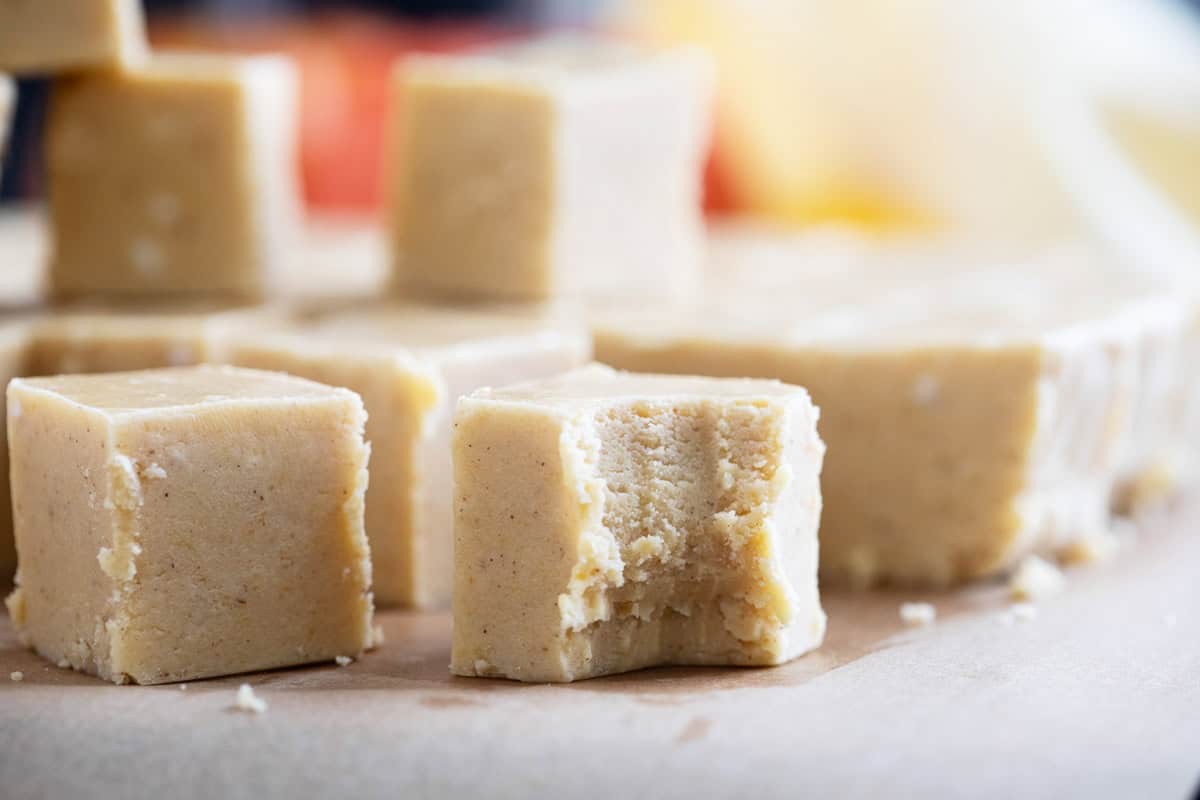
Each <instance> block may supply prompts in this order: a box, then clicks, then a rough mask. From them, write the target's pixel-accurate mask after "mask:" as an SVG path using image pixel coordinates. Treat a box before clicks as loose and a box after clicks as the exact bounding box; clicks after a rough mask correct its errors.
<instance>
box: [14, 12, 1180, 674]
mask: <svg viewBox="0 0 1200 800" xmlns="http://www.w3.org/2000/svg"><path fill="white" fill-rule="evenodd" d="M54 5H56V4H55V3H48V4H46V6H45V7H44V8H45V9H49V8H51V7H52V6H54ZM96 5H97V8H101V7H102V8H104V9H106V10H105V11H104V12H103V13H102V14H100V15H99V16H98V17H97V18H96V19H90V18H85V17H82V16H80V17H78V20H79V26H78V30H76V29H72V30H70V31H57V32H55V33H54V34H53V35H52V36H51V35H49V34H39V35H37V36H34V35H32V34H35V33H37V32H38V31H39V30H40V28H39V27H38V26H39V25H41V24H45V20H46V17H44V16H39V14H43V13H49V12H48V11H45V12H39V11H37V10H36V8H37V7H35V6H29V7H27V8H28V10H22V11H21V12H20V15H21V18H20V19H15V18H14V20H12V23H13V24H12V25H7V26H0V27H4V28H5V29H6V30H7V31H14V30H22V31H25V32H26V34H27V35H25V36H22V37H20V38H21V40H22V42H29V41H39V40H46V41H51V40H52V41H53V44H54V47H53V48H50V47H47V48H45V49H44V50H42V51H39V50H37V49H34V50H33V51H32V52H28V51H27V50H22V49H21V48H13V49H11V50H9V49H5V48H3V47H0V53H8V52H12V53H14V54H17V53H19V54H20V60H14V61H13V62H12V63H4V62H3V60H0V69H9V70H11V71H27V70H29V69H40V70H42V71H54V72H61V73H62V76H61V77H60V78H58V79H57V82H58V86H57V91H56V99H55V102H54V108H53V111H52V114H51V118H50V132H49V139H48V162H47V171H48V175H49V185H50V212H51V219H52V230H53V240H54V256H53V258H52V260H51V263H50V269H49V274H48V284H49V285H48V288H49V291H50V293H51V296H52V297H53V298H54V299H55V301H56V302H57V303H59V305H58V306H56V307H55V308H53V309H52V310H45V309H42V310H37V311H34V312H32V313H31V314H29V315H27V316H25V317H22V318H20V319H14V320H9V321H6V322H5V323H4V326H3V329H2V330H0V333H3V334H4V336H3V337H0V344H3V348H4V349H3V350H0V355H3V360H2V361H0V367H3V368H5V369H8V370H9V374H10V375H17V376H24V375H42V376H55V377H43V378H21V379H18V380H16V381H14V382H13V383H12V385H11V388H10V390H9V395H8V396H9V414H8V416H9V433H10V438H11V442H10V446H11V450H12V469H13V481H12V486H13V489H14V499H13V502H14V518H15V520H16V541H17V548H18V551H19V555H20V583H19V587H18V589H17V590H16V591H15V592H14V593H13V595H12V596H11V597H10V600H9V609H10V613H11V615H12V617H13V619H14V621H15V623H16V625H17V628H18V631H19V632H20V633H21V634H22V636H24V637H25V638H26V639H27V640H28V641H29V643H30V644H31V645H32V646H33V647H35V648H36V649H37V650H38V651H39V652H41V653H43V654H44V655H45V656H47V657H48V658H50V659H51V660H53V661H56V662H58V663H61V664H64V665H68V666H73V667H75V668H78V669H82V670H86V671H90V672H94V673H97V674H99V675H102V676H104V677H108V678H111V679H113V680H117V681H134V682H138V683H154V682H161V681H169V680H184V679H190V678H195V677H204V676H212V675H221V674H231V673H235V672H242V671H248V670H254V669H266V668H272V667H277V666H284V665H288V664H298V663H306V662H312V661H320V660H325V659H332V658H333V657H334V656H342V655H344V656H354V655H356V654H357V653H359V652H361V651H362V650H364V649H366V648H368V647H369V646H370V645H371V642H372V637H373V633H372V626H371V614H372V595H373V598H374V601H375V602H378V603H379V604H380V605H382V606H400V607H410V608H437V607H440V606H444V605H445V604H447V603H452V606H453V617H454V632H453V643H452V652H451V670H452V672H454V673H455V674H458V675H464V676H481V677H506V678H513V679H518V680H527V681H571V680H577V679H582V678H589V677H594V676H598V675H604V674H611V673H614V672H621V671H626V670H632V669H638V668H642V667H647V666H653V665H658V664H708V665H770V664H779V663H782V662H785V661H787V660H789V659H792V658H795V657H797V656H799V655H801V654H803V653H805V652H808V651H810V650H812V649H813V648H815V647H818V646H819V645H820V643H821V641H822V638H823V636H824V632H825V624H826V620H825V615H824V613H823V611H822V608H821V602H820V597H819V593H818V572H819V574H820V576H821V579H822V580H824V581H827V582H828V583H830V584H835V585H836V584H854V585H862V586H871V585H876V584H903V585H913V586H923V587H933V586H944V585H951V584H956V583H961V582H963V581H969V580H976V579H983V578H987V577H989V576H995V575H998V574H1002V573H1004V572H1005V571H1007V570H1009V569H1011V568H1013V567H1014V566H1015V565H1016V564H1017V563H1018V562H1019V561H1020V560H1021V559H1022V558H1024V557H1025V556H1027V555H1029V554H1032V553H1040V554H1050V555H1055V554H1057V555H1061V556H1062V557H1063V558H1072V557H1083V556H1084V555H1086V554H1088V553H1094V552H1099V551H1100V549H1101V548H1098V547H1095V546H1094V540H1095V538H1096V537H1100V536H1104V535H1106V531H1107V526H1108V523H1109V520H1110V518H1111V513H1112V510H1113V509H1114V508H1125V507H1130V506H1138V505H1142V504H1145V503H1148V502H1152V501H1153V499H1154V498H1157V497H1160V496H1162V495H1163V494H1169V493H1170V492H1171V491H1173V490H1175V489H1176V488H1177V487H1179V486H1181V485H1183V484H1184V483H1185V482H1186V477H1187V476H1188V475H1189V474H1190V473H1192V472H1194V469H1195V464H1196V453H1197V447H1196V438H1197V436H1198V435H1200V374H1198V372H1200V370H1198V368H1197V367H1198V364H1200V357H1198V355H1200V313H1197V309H1198V308H1200V305H1198V304H1197V303H1196V302H1195V300H1194V299H1193V298H1191V297H1189V296H1186V295H1183V294H1180V293H1175V292H1170V291H1161V290H1158V289H1155V288H1152V287H1146V286H1143V285H1141V284H1140V283H1139V282H1137V281H1125V280H1123V279H1120V278H1117V277H1114V278H1111V279H1105V278H1103V277H1101V275H1102V271H1103V265H1102V264H1101V263H1100V262H1103V260H1104V259H1103V257H1102V256H1101V255H1099V254H1097V253H1095V252H1093V251H1089V250H1086V249H1080V248H1077V247H1074V246H1072V247H1068V248H1065V249H1062V250H1055V251H1053V252H1047V253H1044V254H1039V255H1037V256H1036V257H1029V256H1028V255H1021V256H1020V257H1016V258H1012V259H1008V260H1005V261H991V262H989V261H986V260H981V259H980V257H979V255H978V252H976V251H972V250H970V249H969V248H966V249H957V248H956V247H947V246H945V245H944V244H941V243H939V244H936V245H924V244H923V245H921V246H914V247H909V248H900V249H897V248H895V247H892V246H889V247H887V248H880V247H878V246H876V245H873V244H871V243H869V242H866V241H865V240H861V239H857V238H855V237H848V236H835V237H821V236H817V237H811V236H806V237H800V238H798V239H797V238H795V237H792V236H790V235H786V234H781V233H777V232H773V231H761V230H751V231H747V230H742V229H730V230H720V229H719V230H716V231H715V232H711V233H710V232H706V230H705V227H704V224H703V218H702V215H701V210H700V200H701V197H700V194H701V175H702V168H703V161H704V157H705V153H706V149H707V143H708V138H709V120H710V117H711V100H712V97H711V95H712V86H713V79H714V75H713V74H712V70H711V67H710V65H709V64H708V62H707V61H706V60H705V59H704V58H703V56H701V55H699V54H697V53H695V52H692V51H689V50H686V49H685V50H676V51H668V52H652V51H646V50H642V49H639V48H634V47H631V46H628V45H625V44H620V43H614V42H611V41H602V40H597V39H594V38H581V37H577V36H571V37H551V38H548V39H544V40H538V41H534V42H531V43H524V44H521V45H516V46H506V47H501V48H496V49H492V50H487V51H483V52H478V53H474V54H469V55H461V56H439V57H422V58H417V59H410V60H409V61H407V62H406V63H404V64H403V65H401V66H400V67H399V69H398V70H397V73H396V75H395V77H394V80H393V84H394V96H393V105H394V107H395V109H396V112H397V113H396V117H395V119H393V120H392V122H391V126H390V136H391V140H390V141H389V144H388V147H389V158H388V162H389V171H388V174H387V176H386V179H387V187H388V217H387V232H388V241H389V244H390V248H389V250H390V253H391V257H392V263H391V282H390V286H389V287H388V289H389V292H388V296H387V297H380V298H365V297H364V298H358V299H353V300H350V301H339V302H332V301H328V300H324V299H321V298H319V297H318V298H317V299H315V300H314V299H313V298H312V295H313V294H314V293H316V294H320V288H318V289H317V290H316V291H315V292H314V290H313V288H312V287H302V288H301V291H300V292H299V294H301V295H304V296H306V297H307V299H306V301H305V302H303V303H297V302H294V301H291V300H288V301H284V300H283V299H282V298H284V297H285V296H288V295H291V294H292V293H293V292H294V290H295V289H296V286H295V282H296V271H297V270H296V265H297V260H298V259H300V258H301V257H302V254H298V253H297V252H296V251H297V249H299V248H298V246H297V242H298V241H301V242H302V241H304V233H303V232H302V231H301V230H300V229H299V228H298V227H297V221H296V217H297V216H298V212H297V207H298V203H297V201H296V187H295V185H294V182H293V177H292V173H291V169H292V163H291V162H292V157H293V154H294V150H293V137H294V130H293V128H292V120H291V119H290V117H291V114H292V100H293V97H294V91H295V87H294V78H293V77H292V75H291V72H290V68H289V67H288V66H287V64H286V62H285V61H282V60H279V59H275V58H262V57H259V58H248V59H240V58H216V57H211V56H206V57H201V56H194V55H183V54H167V53H148V52H147V48H145V46H144V43H143V40H142V37H141V33H140V10H139V9H138V7H137V4H136V3H129V2H116V1H115V0H114V1H113V2H110V3H108V4H107V5H106V4H104V3H99V4H96ZM22 8H23V9H24V8H26V7H22ZM97 13H99V12H97ZM6 22H7V21H6ZM85 23H86V24H85ZM5 35H6V34H5V33H4V32H0V44H3V43H4V36H5ZM72 37H74V38H72ZM14 59H15V56H14ZM38 59H42V60H41V61H39V60H38ZM2 106H3V89H2V86H0V115H2V113H3V108H2ZM335 250H336V248H335ZM345 257H346V256H344V254H343V253H339V252H335V253H333V255H332V257H331V259H330V260H329V262H328V264H326V266H327V267H328V268H329V270H330V272H331V274H334V275H336V274H338V273H339V272H340V270H341V269H342V267H343V266H344V265H343V264H341V263H339V259H343V258H345ZM1114 274H1116V273H1114ZM334 280H336V278H335V279H334ZM1068 299H1069V302H1067V300H1068ZM264 301H265V302H264ZM66 304H69V305H66ZM593 342H594V344H595V354H596V356H597V358H598V359H599V360H601V361H602V362H605V363H606V364H608V365H610V366H600V365H586V366H585V362H587V361H588V360H589V359H590V357H591V355H592V348H593ZM206 363H207V364H214V365H213V366H195V365H199V364H206ZM611 367H616V368H618V369H622V370H627V371H626V372H618V371H615V370H614V369H612V368H611ZM82 373H105V374H102V375H94V374H82ZM696 376H704V377H696ZM334 387H338V388H334ZM801 387H805V388H801ZM810 391H811V393H812V396H811V398H810V396H809V392H810ZM814 401H815V404H814ZM817 405H819V406H820V411H818V408H817ZM818 429H819V430H820V435H818ZM364 440H365V441H364ZM47 445H50V446H47ZM368 447H369V449H370V460H369V482H368V479H367V476H368V469H367V452H366V451H367V448H368ZM818 530H819V532H820V548H819V556H818ZM185 543H186V546H184V544H185ZM0 566H3V564H2V563H0Z"/></svg>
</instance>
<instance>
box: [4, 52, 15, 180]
mask: <svg viewBox="0 0 1200 800" xmlns="http://www.w3.org/2000/svg"><path fill="white" fill-rule="evenodd" d="M16 102H17V87H16V86H14V85H13V82H12V78H9V77H8V76H7V75H0V170H3V169H4V152H5V148H6V147H7V145H8V128H9V125H11V124H12V115H13V107H14V106H15V105H16Z"/></svg>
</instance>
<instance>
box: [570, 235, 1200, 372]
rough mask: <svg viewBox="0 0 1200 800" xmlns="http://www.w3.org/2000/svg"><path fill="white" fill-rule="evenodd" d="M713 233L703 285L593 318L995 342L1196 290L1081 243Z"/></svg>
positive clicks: (1118, 318)
mask: <svg viewBox="0 0 1200 800" xmlns="http://www.w3.org/2000/svg"><path fill="white" fill-rule="evenodd" d="M736 236H737V238H736V240H735V241H730V240H729V233H728V232H719V233H718V234H717V235H716V236H715V237H714V241H715V242H719V244H717V245H716V246H715V247H714V248H713V250H714V251H715V252H716V254H717V256H716V259H719V260H717V261H716V262H715V263H710V266H709V273H708V276H707V282H708V286H707V287H706V290H705V292H704V294H703V296H702V297H701V298H699V299H697V300H695V301H694V302H691V303H689V304H686V305H680V306H677V307H674V308H671V309H653V310H645V309H644V308H643V307H642V306H643V304H640V303H639V304H638V305H637V306H633V305H632V304H630V306H627V307H618V306H617V305H616V304H610V305H608V306H597V307H595V308H594V310H593V314H592V319H593V323H594V326H593V327H594V330H596V332H597V333H598V334H599V335H620V336H625V337H629V338H633V339H636V340H638V341H640V342H643V343H647V344H653V343H654V342H655V341H656V340H661V341H663V342H667V341H670V342H679V341H680V340H688V341H712V340H714V339H715V340H721V341H737V342H741V343H744V344H756V343H761V344H770V345H772V346H788V345H792V346H803V347H813V346H823V347H829V348H833V349H846V350H857V349H863V348H865V349H870V350H880V349H889V348H905V347H914V346H946V345H950V346H956V347H981V348H990V347H999V346H1023V345H1027V344H1038V345H1042V344H1047V343H1049V342H1052V341H1056V342H1067V341H1070V339H1071V338H1072V337H1074V336H1076V335H1078V334H1081V333H1085V334H1086V335H1089V336H1095V335H1097V334H1100V335H1104V334H1105V333H1111V334H1113V335H1118V334H1119V332H1120V331H1121V330H1123V329H1124V328H1126V327H1128V326H1130V325H1138V324H1144V323H1145V322H1146V321H1148V320H1149V321H1153V320H1162V321H1163V322H1164V324H1166V323H1168V321H1170V320H1178V319H1181V318H1183V317H1186V315H1188V314H1189V313H1191V312H1190V311H1189V306H1190V305H1191V303H1192V301H1191V300H1189V299H1188V298H1187V297H1186V296H1180V295H1179V293H1177V292H1175V291H1172V290H1168V289H1164V288H1160V287H1157V286H1154V285H1151V284H1149V283H1147V282H1145V281H1142V280H1138V279H1135V278H1133V277H1132V276H1129V275H1127V274H1125V273H1122V272H1120V271H1118V270H1115V269H1113V268H1112V267H1111V265H1109V264H1107V263H1106V262H1105V261H1104V260H1103V259H1102V258H1100V257H1099V256H1097V255H1096V254H1095V253H1094V252H1093V251H1091V250H1090V249H1089V248H1087V247H1085V246H1082V245H1063V246H1059V247H1050V248H1047V249H1045V250H1043V251H1040V252H1038V253H1036V254H1034V255H1028V254H1026V255H1023V256H1019V255H1015V254H1004V253H995V252H980V250H979V249H978V248H974V249H972V248H971V247H970V246H969V245H964V244H961V243H957V242H953V243H951V242H942V241H920V242H918V241H916V240H910V241H906V242H891V243H870V242H866V241H864V240H862V239H856V238H855V237H853V236H850V235H837V234H831V233H830V232H823V233H821V234H820V235H819V236H818V237H815V238H814V239H812V240H809V239H806V238H805V237H803V236H798V235H795V234H790V235H784V234H776V233H763V234H761V235H754V234H747V233H746V232H745V231H738V232H737V233H736Z"/></svg>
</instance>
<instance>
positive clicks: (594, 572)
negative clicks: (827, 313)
mask: <svg viewBox="0 0 1200 800" xmlns="http://www.w3.org/2000/svg"><path fill="white" fill-rule="evenodd" d="M816 417H817V412H816V409H815V408H814V407H813V406H812V404H811V403H810V401H809V399H808V395H807V393H805V392H804V390H802V389H799V388H796V387H788V386H784V385H782V384H778V383H774V382H769V381H750V380H736V381H721V380H714V379H700V378H678V377H667V376H664V377H642V376H629V375H625V374H621V373H615V372H613V371H612V370H608V369H606V368H603V367H599V366H591V367H586V368H583V369H580V370H577V371H574V372H571V373H567V374H566V375H563V376H561V377H558V378H551V379H549V380H546V381H539V382H536V383H533V384H529V385H524V386H518V387H513V388H509V389H501V390H488V389H482V390H479V391H478V392H475V393H473V394H471V395H469V396H467V397H465V398H463V399H462V400H460V401H459V404H458V410H457V413H456V416H455V432H454V443H453V448H454V468H455V585H454V644H453V650H452V664H451V669H452V671H454V672H455V673H456V674H459V675H478V676H490V677H499V676H502V677H508V678H514V679H517V680H524V681H572V680H578V679H581V678H589V677H594V676H597V675H604V674H609V673H613V672H622V671H627V670H632V669H638V668H641V667H646V666H652V665H656V664H736V665H766V664H778V663H781V662H783V661H787V660H789V659H791V658H794V657H796V656H798V655H800V654H802V653H804V652H807V651H808V650H810V649H812V648H814V647H816V646H817V645H819V644H820V642H821V639H822V637H823V635H824V628H825V617H824V614H823V612H822V610H821V606H820V601H819V597H818V593H817V582H816V569H817V523H818V518H819V516H820V509H821V495H820V489H819V486H818V479H819V475H820V470H821V459H822V456H823V453H824V446H823V445H822V443H821V440H820V439H819V438H818V437H817V434H816V430H815V423H816Z"/></svg>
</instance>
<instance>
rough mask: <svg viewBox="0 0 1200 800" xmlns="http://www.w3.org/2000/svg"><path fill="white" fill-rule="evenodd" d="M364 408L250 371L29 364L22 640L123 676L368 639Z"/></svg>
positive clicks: (15, 458) (16, 437)
mask: <svg viewBox="0 0 1200 800" xmlns="http://www.w3.org/2000/svg"><path fill="white" fill-rule="evenodd" d="M364 421H365V413H364V411H363V408H362V402H361V400H360V399H359V398H358V396H357V395H355V394H354V393H352V392H350V391H348V390H345V389H334V388H330V387H327V386H322V385H320V384H316V383H312V382H309V381H305V380H301V379H298V378H291V377H288V376H285V375H280V374H275V373H268V372H260V371H255V370H242V369H236V368H232V367H212V366H199V367H190V368H180V369H162V370H148V371H144V372H127V373H110V374H105V375H90V376H63V377H55V378H31V379H17V380H14V381H13V382H12V383H11V384H10V385H9V389H8V432H9V442H10V451H11V456H12V470H11V471H12V487H13V505H14V522H15V529H16V541H17V552H18V557H19V564H20V566H19V575H18V580H17V588H16V590H15V591H14V592H13V594H12V595H10V597H9V599H8V607H9V613H10V615H11V617H12V620H13V624H14V626H15V628H16V630H17V632H18V634H19V635H20V637H21V639H22V641H23V642H25V643H26V644H27V645H29V646H31V647H33V648H34V649H35V650H37V652H39V653H40V654H41V655H43V656H45V657H46V658H47V659H49V660H50V661H52V662H56V663H62V664H69V665H70V666H71V667H73V668H75V669H78V670H82V671H85V672H90V673H94V674H96V675H99V676H101V677H103V678H107V679H110V680H112V681H114V682H116V683H124V682H130V681H132V682H135V683H142V684H149V683H163V682H168V681H178V680H190V679H195V678H204V677H211V676H216V675H226V674H234V673H239V672H246V671H250V670H259V669H271V668H276V667H285V666H290V665H295V664H303V663H308V662H313V661H323V660H326V659H330V660H332V659H334V658H335V657H336V656H339V655H342V656H351V657H352V656H355V655H357V654H359V653H360V652H361V651H363V650H364V649H365V648H366V647H368V646H369V644H370V636H371V633H370V631H371V616H372V601H371V595H370V582H371V567H370V556H369V551H368V547H367V541H366V536H365V533H364V531H363V494H364V491H365V489H366V483H367V453H368V451H367V447H366V445H365V444H364V442H363V435H362V433H363V424H364Z"/></svg>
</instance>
